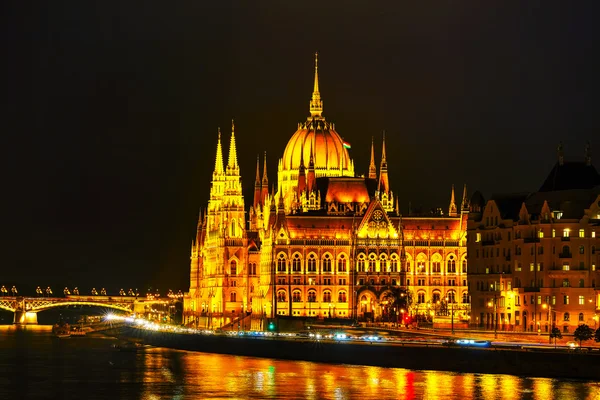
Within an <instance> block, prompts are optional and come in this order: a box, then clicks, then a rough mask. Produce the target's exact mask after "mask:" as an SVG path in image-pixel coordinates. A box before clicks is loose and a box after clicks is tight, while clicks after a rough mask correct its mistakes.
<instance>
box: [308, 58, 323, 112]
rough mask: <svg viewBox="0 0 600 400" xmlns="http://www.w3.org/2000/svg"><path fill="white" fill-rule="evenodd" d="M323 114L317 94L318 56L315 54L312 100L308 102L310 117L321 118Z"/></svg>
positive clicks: (319, 96)
mask: <svg viewBox="0 0 600 400" xmlns="http://www.w3.org/2000/svg"><path fill="white" fill-rule="evenodd" d="M322 113H323V101H322V100H321V93H320V92H319V54H318V53H315V83H314V86H313V94H312V100H311V101H310V116H311V117H312V118H321V114H322Z"/></svg>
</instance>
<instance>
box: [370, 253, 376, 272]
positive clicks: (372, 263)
mask: <svg viewBox="0 0 600 400" xmlns="http://www.w3.org/2000/svg"><path fill="white" fill-rule="evenodd" d="M376 265H377V260H375V254H373V253H371V254H369V272H375V267H376Z"/></svg>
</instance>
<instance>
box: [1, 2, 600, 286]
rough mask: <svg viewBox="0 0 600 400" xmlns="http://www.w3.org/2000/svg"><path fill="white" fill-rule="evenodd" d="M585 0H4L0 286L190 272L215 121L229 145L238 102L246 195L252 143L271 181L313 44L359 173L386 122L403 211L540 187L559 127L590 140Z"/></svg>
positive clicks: (333, 113)
mask: <svg viewBox="0 0 600 400" xmlns="http://www.w3.org/2000/svg"><path fill="white" fill-rule="evenodd" d="M508 3H510V4H508ZM595 3H597V2H594V1H587V2H586V1H577V2H567V1H564V2H560V3H559V2H546V1H544V2H537V1H531V2H529V1H528V2H524V1H523V2H518V1H517V2H506V1H498V2H495V1H436V2H415V1H412V2H404V1H397V2H389V3H386V5H379V6H372V5H371V2H364V1H363V2H357V1H331V0H330V1H323V2H315V1H313V2H305V1H285V2H282V1H273V2H263V1H251V2H240V4H242V5H238V4H237V3H233V2H227V1H224V2H219V1H214V2H209V1H185V2H183V1H182V2H152V1H149V2H148V1H145V2H129V1H121V2H87V1H79V2H65V3H62V2H59V1H52V2H39V3H36V5H35V6H32V5H30V4H29V3H28V2H24V1H11V2H7V3H3V6H2V7H3V10H2V17H0V18H1V20H0V22H1V26H2V28H1V32H2V36H1V38H2V39H1V46H2V48H1V50H2V53H1V54H2V55H3V65H4V67H5V72H4V74H3V76H4V84H3V85H2V90H1V92H2V97H3V98H4V99H3V100H4V106H3V107H2V114H1V116H2V132H3V135H2V142H3V146H2V154H3V156H2V157H1V158H0V159H1V160H2V161H1V163H2V165H1V166H2V178H3V179H2V180H3V185H2V187H3V195H2V210H3V213H2V214H3V215H2V222H3V227H2V228H3V229H2V232H3V234H2V237H1V238H0V239H1V242H2V246H1V248H2V262H1V264H0V284H13V283H17V284H18V285H21V286H22V287H23V288H24V289H23V290H26V289H25V287H26V285H48V284H50V285H54V287H56V288H60V287H62V286H65V285H68V286H70V287H72V286H75V285H77V286H79V287H80V289H82V290H85V291H89V289H90V288H91V287H92V286H96V287H103V286H104V287H106V288H107V289H108V290H109V291H116V290H118V288H120V287H125V288H127V287H139V288H140V289H142V290H145V289H146V288H147V287H148V286H153V287H159V288H160V289H161V290H163V291H164V290H166V289H167V288H173V289H183V290H185V289H187V287H188V283H189V248H190V243H191V240H192V238H193V237H194V233H195V228H196V220H197V215H198V210H199V208H200V207H204V206H206V204H207V201H208V190H209V188H210V177H211V173H212V170H213V167H214V156H215V148H216V132H217V127H218V126H221V127H222V130H223V132H224V135H223V138H224V142H225V144H226V146H225V150H226V154H227V150H228V144H229V126H230V120H231V119H232V118H235V121H236V137H237V141H238V142H237V143H238V151H239V159H240V164H241V172H242V176H243V179H244V187H245V190H246V192H245V193H246V201H247V203H248V204H249V202H251V189H252V185H253V181H254V174H255V166H256V164H255V162H256V157H257V155H258V154H262V152H264V151H267V154H268V160H269V171H268V172H269V178H270V180H271V182H275V181H276V172H275V171H276V166H277V159H278V158H280V157H281V156H282V155H283V150H284V148H285V145H286V143H287V141H288V139H289V138H290V137H291V135H292V134H293V133H294V131H295V130H296V126H297V123H298V122H300V121H303V120H305V118H306V117H307V116H308V104H309V100H310V95H311V91H312V79H313V54H314V52H315V51H319V54H320V56H319V59H320V78H321V82H320V83H321V94H322V96H323V100H324V115H325V116H326V118H327V119H328V120H330V121H333V122H335V124H336V128H337V130H338V131H339V132H340V134H341V135H342V136H343V137H344V138H345V139H346V140H347V141H349V142H350V143H351V144H352V149H351V156H352V157H353V158H354V160H355V165H356V170H357V172H360V173H365V172H366V171H367V169H368V161H369V160H368V158H369V150H368V148H369V145H370V143H371V138H372V137H373V136H374V137H375V139H376V143H377V144H378V146H379V144H380V143H381V132H382V131H383V130H385V131H386V132H387V133H386V137H387V146H388V147H387V149H388V155H389V157H388V161H389V170H390V182H391V187H392V190H393V191H394V192H395V193H396V195H397V196H399V199H400V202H401V206H402V208H403V209H406V208H407V205H408V202H409V201H410V202H412V204H413V207H414V206H418V205H422V206H423V207H425V208H430V207H434V206H442V207H444V208H447V204H448V200H449V195H450V187H451V185H452V184H455V185H456V186H457V188H460V190H459V191H462V185H463V183H467V184H468V186H469V189H470V191H471V192H472V191H473V190H474V189H480V190H481V191H482V192H483V193H484V195H486V196H489V195H490V194H491V193H493V192H516V191H531V190H536V189H537V188H538V187H539V186H540V184H541V183H542V182H543V179H544V178H545V175H546V174H547V172H548V171H549V170H550V168H551V167H552V165H553V164H554V162H555V160H556V152H555V149H556V146H557V144H558V142H559V141H561V140H562V141H563V143H564V146H565V152H566V158H567V159H582V157H583V151H584V144H585V141H586V140H590V141H591V142H592V148H594V146H596V148H599V147H600V141H599V140H598V139H597V138H598V133H597V132H598V119H597V118H593V115H596V114H595V113H597V110H598V100H597V97H595V96H594V97H593V96H592V94H596V95H597V93H598V92H599V90H598V89H599V87H598V86H599V85H598V79H597V78H596V77H595V72H596V71H598V70H599V68H598V67H599V65H598V61H597V57H596V58H595V57H592V56H593V54H594V53H597V49H598V34H597V31H596V33H594V32H593V31H592V23H593V17H594V16H596V15H598V7H597V5H596V4H595ZM379 152H380V150H379V148H378V149H377V153H378V154H377V158H379ZM596 153H597V154H600V150H598V151H597V152H596ZM226 154H225V157H226V156H227V155H226ZM596 165H598V163H596ZM458 195H459V196H460V193H459V194H458ZM55 290H56V289H55Z"/></svg>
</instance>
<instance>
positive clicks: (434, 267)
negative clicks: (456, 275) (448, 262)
mask: <svg viewBox="0 0 600 400" xmlns="http://www.w3.org/2000/svg"><path fill="white" fill-rule="evenodd" d="M440 272H442V268H441V263H440V262H439V261H434V262H432V263H431V273H433V274H439V273H440Z"/></svg>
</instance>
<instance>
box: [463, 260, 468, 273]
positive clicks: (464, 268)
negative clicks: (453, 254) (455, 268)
mask: <svg viewBox="0 0 600 400" xmlns="http://www.w3.org/2000/svg"><path fill="white" fill-rule="evenodd" d="M462 273H463V274H466V273H467V259H466V258H463V260H462Z"/></svg>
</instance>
